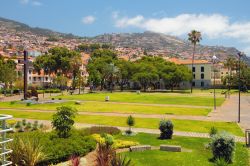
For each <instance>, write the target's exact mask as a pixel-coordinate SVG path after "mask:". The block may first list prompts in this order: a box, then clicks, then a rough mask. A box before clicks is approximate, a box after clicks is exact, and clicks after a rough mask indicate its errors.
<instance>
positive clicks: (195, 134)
mask: <svg viewBox="0 0 250 166" xmlns="http://www.w3.org/2000/svg"><path fill="white" fill-rule="evenodd" d="M15 119H16V120H22V118H15ZM26 120H27V121H29V122H31V123H33V122H34V121H35V120H34V119H26ZM38 122H39V123H43V124H44V125H46V126H49V127H50V128H51V121H48V120H38ZM92 126H106V125H97V124H86V123H75V127H76V128H85V127H92ZM113 127H117V128H119V129H120V130H121V131H125V130H127V129H128V128H127V127H120V126H113ZM132 130H133V131H134V132H137V133H140V132H141V133H149V134H160V131H159V130H158V129H146V128H133V129H132ZM174 135H177V136H185V137H197V138H209V134H208V133H198V132H183V131H174ZM235 140H236V141H237V142H245V138H244V137H238V136H235Z"/></svg>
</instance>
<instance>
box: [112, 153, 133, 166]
mask: <svg viewBox="0 0 250 166" xmlns="http://www.w3.org/2000/svg"><path fill="white" fill-rule="evenodd" d="M110 165H111V166H134V164H133V163H132V160H131V159H129V158H127V157H126V156H123V155H120V154H116V153H113V157H112V160H111V164H110Z"/></svg>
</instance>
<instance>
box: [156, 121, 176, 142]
mask: <svg viewBox="0 0 250 166" xmlns="http://www.w3.org/2000/svg"><path fill="white" fill-rule="evenodd" d="M159 129H160V131H161V134H160V138H161V139H172V135H173V129H174V125H173V123H172V122H171V121H170V120H165V119H163V120H161V121H160V124H159Z"/></svg>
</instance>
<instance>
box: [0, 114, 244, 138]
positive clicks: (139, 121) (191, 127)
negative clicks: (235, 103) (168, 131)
mask: <svg viewBox="0 0 250 166" xmlns="http://www.w3.org/2000/svg"><path fill="white" fill-rule="evenodd" d="M0 113H1V114H10V115H13V116H14V117H16V118H27V119H40V120H51V118H52V114H53V113H50V112H28V111H15V110H8V111H4V110H0ZM159 120H160V119H154V118H135V127H137V128H149V129H157V128H158V124H159ZM172 121H173V123H174V129H175V130H176V131H190V132H201V133H208V132H209V131H210V128H211V127H212V126H214V127H216V128H218V129H219V130H225V131H228V132H230V133H232V134H234V135H238V136H243V133H242V131H241V129H240V128H239V127H238V125H237V124H236V123H231V122H209V121H195V120H178V119H172ZM76 122H79V123H89V124H97V125H110V126H127V125H126V117H115V116H100V115H78V116H77V117H76Z"/></svg>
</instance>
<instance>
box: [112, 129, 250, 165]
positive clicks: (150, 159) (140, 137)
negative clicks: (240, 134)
mask: <svg viewBox="0 0 250 166" xmlns="http://www.w3.org/2000/svg"><path fill="white" fill-rule="evenodd" d="M157 137H158V135H155V134H146V133H139V134H137V135H135V136H132V137H131V136H123V135H118V136H116V138H117V139H121V140H129V141H137V142H139V143H140V144H142V145H152V146H160V145H161V144H167V145H181V146H182V148H185V149H188V150H191V152H181V153H174V152H163V151H159V150H152V151H144V152H133V153H130V152H127V153H125V154H126V155H127V156H128V157H129V158H131V159H132V160H133V162H134V163H135V165H136V166H166V165H171V166H172V165H173V166H179V165H183V166H189V165H195V166H207V165H208V166H209V165H213V163H211V162H209V158H211V157H212V153H211V151H210V150H209V149H206V148H205V145H206V144H207V143H208V142H209V139H207V138H191V137H179V136H174V137H173V139H171V140H159V139H157ZM231 165H232V166H247V165H248V152H247V149H246V148H245V147H244V146H243V144H241V143H237V145H236V152H235V158H234V163H233V164H231Z"/></svg>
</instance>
